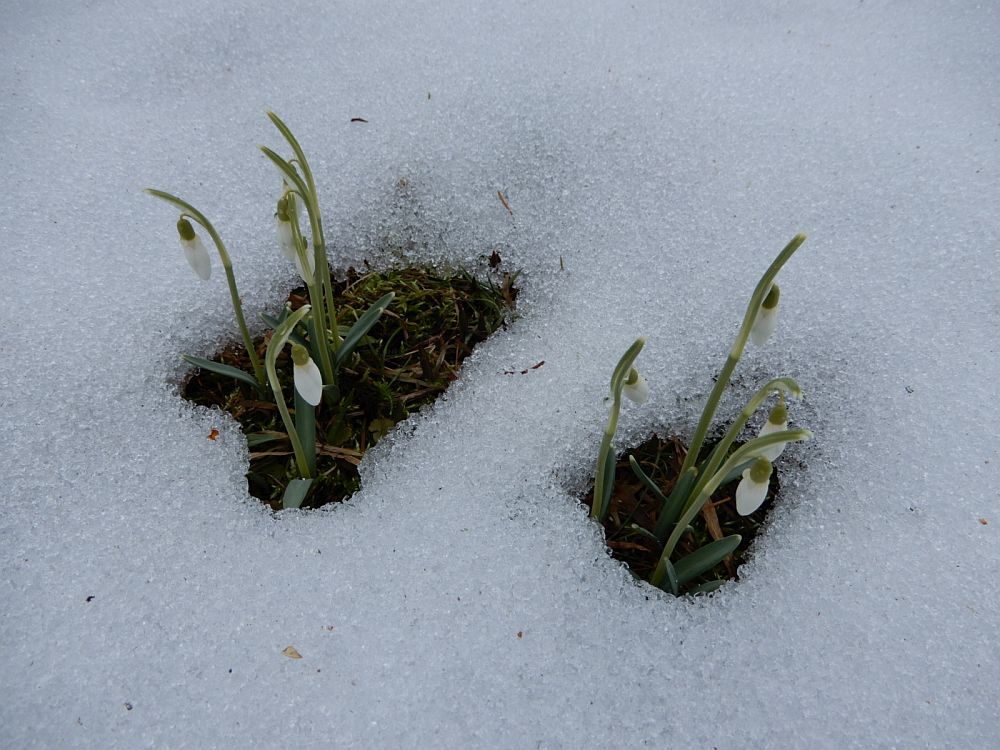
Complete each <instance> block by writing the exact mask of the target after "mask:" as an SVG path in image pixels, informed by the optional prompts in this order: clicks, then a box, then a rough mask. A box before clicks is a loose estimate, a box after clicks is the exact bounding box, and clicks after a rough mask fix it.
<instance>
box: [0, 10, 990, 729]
mask: <svg viewBox="0 0 1000 750" xmlns="http://www.w3.org/2000/svg"><path fill="white" fill-rule="evenodd" d="M537 5H538V4H535V3H517V2H515V3H496V2H491V3H482V4H480V6H479V7H475V8H473V7H472V6H471V5H470V4H469V3H457V4H455V5H454V6H449V5H446V4H423V3H407V4H405V7H404V4H402V3H398V4H397V3H393V4H389V3H385V4H382V3H365V4H363V5H362V4H360V3H358V4H355V5H353V6H343V5H341V6H335V5H331V4H329V3H321V2H316V3H308V2H303V3H282V4H281V6H280V8H279V6H278V5H275V6H274V7H264V6H262V5H260V4H255V3H250V4H245V3H231V4H227V6H226V8H224V9H223V8H216V7H215V6H214V5H211V4H207V5H206V4H204V3H193V2H186V1H183V2H176V1H174V2H170V3H155V4H150V3H121V2H118V3H116V2H106V3H101V4H98V5H94V6H90V5H87V6H84V5H79V4H60V3H27V2H25V3H20V4H17V7H15V8H12V9H8V11H7V12H6V13H5V14H4V15H5V19H6V22H5V24H4V27H3V30H2V31H0V50H2V52H0V60H2V65H3V72H4V74H3V76H0V87H2V91H3V93H2V96H0V122H2V128H3V139H2V145H0V167H2V168H0V180H3V183H4V190H3V192H2V198H0V200H2V201H3V211H2V214H0V229H2V233H0V236H2V237H3V260H4V263H3V265H4V278H5V281H6V284H5V290H6V291H5V293H4V295H3V297H2V303H0V304H2V313H3V314H2V320H3V325H2V328H0V351H2V355H3V356H2V365H0V388H2V390H0V433H2V434H3V436H4V440H3V444H2V446H3V447H2V449H0V450H2V454H0V455H2V467H3V474H4V479H5V481H4V484H3V495H4V501H3V515H2V531H0V534H2V536H0V540H2V545H0V549H2V552H0V559H2V564H3V573H2V577H0V599H2V601H3V602H4V604H3V607H2V611H0V618H2V627H0V639H2V640H0V643H2V650H0V675H2V677H0V687H2V693H3V696H4V699H3V701H2V702H0V745H3V746H4V747H11V748H24V747H92V748H118V747H121V748H126V747H128V748H134V747H146V746H159V747H192V748H209V747H221V746H226V747H232V746H240V747H248V746H257V747H322V746H330V745H336V746H342V747H362V746H368V747H399V746H410V747H431V746H433V747H449V748H459V747H463V748H464V747H535V746H538V747H567V748H575V747H612V746H614V747H634V746H639V745H643V744H648V745H656V746H661V747H666V746H669V747H712V746H716V747H724V748H733V747H753V746H757V747H831V748H842V747H995V744H994V743H995V742H996V740H997V736H998V728H1000V719H998V715H1000V657H998V651H997V649H996V647H995V639H996V634H997V632H998V628H1000V603H998V602H1000V598H998V596H997V593H998V588H1000V584H998V581H1000V546H998V543H997V541H998V539H997V534H998V530H1000V512H998V491H997V487H998V486H1000V455H998V448H997V442H996V439H995V436H996V433H997V428H996V425H997V421H998V417H1000V413H998V412H1000V410H998V406H997V403H998V401H997V399H996V388H997V382H998V376H1000V372H998V367H997V344H996V342H997V331H998V323H1000V306H998V296H997V282H998V273H997V247H998V239H1000V231H998V229H1000V221H998V213H997V207H998V206H1000V190H998V184H1000V182H998V173H997V167H998V163H1000V161H998V156H1000V145H998V137H1000V101H998V98H1000V88H998V87H997V86H996V81H997V74H998V72H1000V65H998V50H1000V47H998V45H997V44H996V40H997V38H1000V16H998V9H997V7H996V6H995V5H994V4H991V3H983V4H981V6H980V7H978V8H973V7H971V5H970V4H963V3H954V4H947V3H945V4H942V3H941V2H939V1H938V0H935V2H919V3H905V4H882V3H870V2H868V3H863V4H861V3H858V4H847V3H816V2H805V1H804V0H796V1H795V2H788V3H785V2H772V3H756V4H753V7H741V6H738V5H737V4H734V3H712V2H707V3H706V2H699V3H677V2H642V1H641V0H640V1H639V2H634V3H631V4H629V5H627V6H626V5H623V6H617V4H608V6H609V7H607V8H600V7H583V5H584V4H580V3H565V4H555V3H552V4H544V5H545V7H537ZM593 5H597V4H593ZM612 6H613V7H612ZM266 108H274V109H275V110H276V111H278V112H279V113H280V114H281V115H282V116H283V117H284V118H285V119H286V120H287V122H288V123H289V124H290V125H291V126H292V128H293V129H294V130H295V132H296V133H297V134H298V136H299V138H300V140H301V142H302V143H303V144H304V146H305V148H306V150H307V152H308V154H309V155H310V156H311V158H312V160H313V167H314V171H315V172H316V175H317V178H318V180H319V183H320V185H319V189H320V192H321V197H322V203H323V205H324V207H325V211H326V216H327V223H328V231H329V239H330V240H331V243H332V246H333V248H335V257H336V258H337V259H338V263H339V264H341V265H343V266H346V265H348V264H352V263H355V264H356V263H359V262H360V261H361V260H362V259H364V258H368V259H370V260H371V261H372V262H373V263H375V264H382V265H386V264H389V263H392V262H395V256H394V254H393V252H391V251H387V249H386V248H391V247H396V248H398V247H401V246H404V245H406V246H408V247H409V249H408V251H407V257H406V260H407V261H409V262H414V263H418V262H423V261H430V262H433V263H437V264H442V265H467V266H469V267H476V268H481V267H482V260H481V259H480V256H481V255H488V254H489V252H490V251H491V250H493V249H494V248H499V249H500V252H501V254H502V255H503V257H504V259H505V261H506V262H508V263H510V264H511V266H512V267H517V268H523V269H524V278H523V292H522V296H521V298H520V303H521V305H520V311H521V313H522V317H521V318H520V320H518V321H517V322H516V323H515V324H514V325H513V326H511V327H510V329H509V330H507V331H505V332H502V333H499V334H498V335H496V336H495V337H494V338H493V339H492V340H490V341H489V342H488V343H486V344H485V345H483V346H482V347H481V348H479V349H478V350H477V351H476V353H475V354H474V355H473V357H472V358H471V359H469V360H468V361H467V366H466V369H465V370H464V372H463V375H462V377H461V380H460V381H459V382H457V383H456V384H455V385H454V387H453V388H452V389H451V390H450V391H449V393H448V395H447V396H446V397H445V398H444V399H442V400H441V401H440V402H439V403H438V404H437V405H436V406H435V407H434V408H431V409H428V410H425V412H423V413H421V414H420V415H419V416H416V417H415V418H413V419H412V420H411V421H410V422H409V423H408V424H405V425H403V426H401V427H400V428H399V429H398V430H397V431H396V433H395V434H394V435H393V436H392V438H391V439H389V440H388V441H386V442H384V443H383V444H382V445H380V446H379V447H378V449H377V450H376V451H375V452H374V455H370V456H369V457H368V458H367V459H366V461H365V463H364V464H363V476H364V488H363V490H362V491H361V492H360V493H359V494H358V495H357V496H356V497H355V498H354V499H353V500H352V501H351V502H350V503H348V504H346V505H343V506H340V507H336V508H332V509H330V510H328V511H324V512H313V513H296V512H290V513H282V514H278V515H277V516H274V515H272V514H270V513H269V512H266V511H265V510H264V509H263V508H262V507H261V506H260V505H259V504H258V503H257V502H256V501H254V500H253V499H252V498H250V497H249V496H248V495H247V492H246V484H245V480H244V474H245V470H246V467H247V460H248V458H247V449H246V444H245V442H244V441H243V439H242V436H241V433H240V430H239V427H238V425H236V424H235V423H234V421H233V420H232V419H231V418H230V417H229V416H228V415H225V414H222V413H219V412H216V411H208V410H204V409H197V408H193V407H191V406H190V405H188V404H187V403H186V402H184V401H182V400H181V399H180V398H179V396H178V384H179V383H180V382H181V380H182V378H183V377H184V373H185V365H184V364H183V363H182V362H181V361H180V359H179V354H180V353H181V352H187V353H191V354H197V355H203V356H210V355H212V354H213V353H214V352H215V351H216V350H217V349H218V348H219V347H220V346H221V345H222V344H223V343H225V342H226V341H228V340H231V339H233V338H234V337H235V336H236V335H237V333H236V328H235V325H234V322H233V320H232V314H231V311H230V308H229V302H228V295H227V293H226V289H225V281H224V277H223V274H222V272H221V268H220V266H219V265H218V262H217V261H216V263H215V273H214V275H213V277H212V279H211V281H210V282H208V283H201V282H199V281H198V279H197V278H195V276H194V275H193V274H192V273H191V271H190V269H189V268H188V267H187V266H186V264H185V262H184V258H183V255H182V253H181V252H180V248H179V245H178V244H177V241H176V236H175V231H174V227H173V224H174V221H175V219H176V216H175V215H174V213H173V212H172V211H171V210H170V209H169V208H168V207H166V206H165V205H163V204H161V203H159V202H157V201H155V200H153V199H151V198H148V197H146V196H144V195H142V194H141V193H140V189H141V188H142V187H145V186H156V187H160V188H163V189H166V190H170V191H174V192H177V193H178V194H180V195H182V196H183V197H186V198H187V199H188V200H190V201H192V202H193V203H195V205H197V206H198V207H200V208H201V209H202V210H203V211H204V212H205V213H206V214H208V215H209V216H210V217H211V218H212V219H213V221H214V222H215V223H216V225H217V227H218V228H219V229H220V231H221V232H222V234H223V236H224V238H225V239H226V240H227V242H228V245H229V247H230V251H231V253H232V255H233V257H234V262H235V267H236V274H237V278H238V281H239V284H240V291H241V294H242V295H243V298H244V300H245V303H246V305H247V310H248V317H249V318H252V319H254V320H257V319H258V313H259V312H260V311H261V310H267V309H273V307H274V306H275V305H276V304H278V303H280V301H281V300H282V299H283V295H284V294H285V293H286V292H287V290H288V288H289V286H290V284H292V283H293V271H292V269H291V268H290V267H289V266H288V265H287V264H286V263H285V262H284V261H283V260H282V259H281V257H280V253H279V252H278V250H277V246H276V244H275V241H274V238H273V234H272V228H273V227H272V213H273V206H274V200H275V198H276V195H277V189H278V180H277V177H276V173H275V172H274V170H273V168H272V167H271V165H270V164H269V163H267V162H266V160H265V158H264V157H263V156H261V155H260V154H259V152H257V151H255V145H256V144H258V143H267V144H270V145H279V144H280V141H279V137H278V134H277V132H276V131H274V130H273V129H272V128H271V127H270V125H269V123H267V121H266V119H265V117H264V114H263V113H264V110H265V109H266ZM352 117H363V118H365V119H366V120H368V123H367V124H365V123H351V122H350V120H351V118H352ZM283 150H284V149H283ZM400 179H404V180H405V181H406V187H405V188H404V187H399V186H398V182H399V180H400ZM498 190H502V191H503V192H504V194H505V195H506V196H507V197H508V199H509V202H510V206H511V208H512V210H513V217H511V216H510V215H509V214H508V213H507V211H506V209H504V207H503V206H502V204H501V203H500V202H499V200H498V199H497V196H496V192H497V191H498ZM797 231H804V232H806V233H808V234H809V236H810V239H809V240H808V242H807V243H806V245H805V246H804V247H803V249H802V250H801V251H800V252H799V254H798V255H797V256H796V257H795V258H794V259H793V260H792V262H791V263H790V264H789V265H788V266H787V267H786V269H785V271H784V272H783V273H782V276H781V282H782V321H781V325H780V328H779V331H778V333H777V334H776V336H775V338H774V339H773V340H772V342H771V343H770V345H769V346H768V347H767V348H766V349H764V350H751V351H750V352H749V353H748V355H747V357H746V359H745V361H744V362H743V363H742V364H741V366H740V368H739V370H738V371H737V379H736V382H737V392H738V397H737V398H736V399H733V400H730V401H728V402H727V403H726V404H725V406H724V410H725V411H726V413H728V414H731V413H732V412H733V410H734V409H735V408H738V406H739V404H740V401H741V400H742V399H743V398H745V397H746V396H747V395H748V394H749V393H750V392H751V391H752V390H753V389H754V388H756V387H757V386H758V385H759V384H760V383H762V382H764V380H765V379H767V378H769V377H772V376H776V375H782V374H787V375H791V376H793V377H795V378H796V379H797V380H798V381H799V383H800V384H801V385H802V387H803V389H804V390H805V391H806V394H807V397H806V400H805V402H804V403H803V404H801V405H797V406H794V407H793V408H792V410H791V414H792V421H793V422H794V423H796V424H800V425H803V426H808V427H810V428H811V429H812V430H814V432H815V439H814V440H813V441H812V442H811V443H810V444H808V445H806V446H802V447H798V448H796V449H794V450H790V451H789V452H788V453H787V454H786V456H787V459H785V460H783V463H782V465H781V471H782V482H783V486H784V488H785V501H784V503H783V504H782V505H781V507H779V508H777V510H776V511H775V512H774V514H773V515H772V518H771V521H770V523H769V525H768V526H767V528H766V530H765V531H764V533H763V534H762V536H761V537H760V538H759V539H758V543H757V546H756V551H755V555H754V558H753V561H752V562H751V563H750V564H749V565H748V566H747V567H745V568H744V569H743V570H742V580H741V581H740V582H739V583H735V584H730V585H728V586H726V587H724V588H723V590H722V591H721V592H720V593H719V595H717V596H716V597H714V598H713V599H711V600H703V601H689V600H676V599H672V598H667V597H661V596H658V595H657V594H656V593H654V592H653V591H652V590H651V589H650V588H649V587H646V586H643V585H635V584H633V583H632V582H631V580H630V577H629V576H628V574H627V573H626V572H625V571H624V570H622V569H621V568H620V567H619V566H618V565H617V564H616V563H615V562H614V561H613V560H611V559H610V558H609V557H608V556H607V554H606V553H605V550H604V547H603V544H602V539H601V536H600V534H599V533H598V531H597V529H596V528H595V526H594V525H593V524H591V523H590V522H589V521H588V520H587V518H586V515H585V513H584V511H583V510H582V509H581V507H580V506H579V505H578V503H577V499H576V497H577V493H578V492H580V491H581V490H583V489H584V488H585V486H586V484H587V482H588V479H589V476H588V475H589V472H590V468H591V465H592V462H593V460H594V457H595V454H596V450H597V445H598V438H599V433H600V430H601V428H602V426H603V424H604V419H605V415H606V406H605V405H604V404H603V403H602V398H603V396H604V395H605V393H606V389H607V381H608V378H609V377H610V374H611V369H612V367H613V365H614V362H615V361H616V360H617V358H618V356H619V355H620V354H621V352H623V351H624V349H625V348H626V347H627V345H628V344H629V343H630V342H631V341H632V340H633V339H634V338H635V337H636V336H638V335H640V334H645V335H646V336H648V337H649V343H648V345H647V347H646V350H645V351H644V352H643V353H642V355H641V357H640V360H639V364H640V366H641V368H642V370H643V372H644V374H645V376H646V378H647V380H648V381H649V384H650V387H651V389H652V392H653V397H652V398H651V400H650V402H649V403H648V404H647V405H645V406H644V407H641V408H635V407H631V406H629V407H628V408H626V410H625V413H624V416H623V419H624V421H623V424H622V437H621V439H620V441H619V444H620V445H622V446H624V445H626V444H632V445H634V444H636V443H637V442H638V441H639V440H641V439H642V437H643V436H645V435H647V434H648V433H650V432H651V431H652V430H654V429H665V430H670V431H676V432H679V433H680V434H682V435H685V436H687V435H690V432H691V430H692V427H693V422H694V420H695V419H696V418H697V415H698V413H699V412H700V409H701V405H702V403H703V400H704V398H705V396H706V394H707V391H708V389H709V388H710V386H711V378H712V376H713V375H714V374H715V373H716V372H717V371H718V368H719V367H721V365H722V362H723V359H724V356H725V353H726V351H727V350H728V347H729V344H730V342H731V339H732V336H733V335H734V333H735V331H736V328H737V326H738V322H739V319H740V316H741V315H742V312H743V309H744V305H745V304H746V300H747V298H748V296H749V294H750V291H751V289H752V287H753V284H754V283H755V281H756V278H757V277H758V275H759V274H760V272H761V271H762V270H763V269H764V268H765V267H766V265H767V264H768V263H769V262H770V261H771V259H772V258H773V256H774V255H775V254H776V253H777V252H778V251H779V250H780V249H781V247H782V246H783V245H784V244H785V242H787V241H788V239H790V238H791V236H792V235H793V234H794V233H795V232H797ZM560 258H562V261H563V264H564V267H565V270H560ZM540 360H544V361H545V365H544V366H543V367H541V368H539V369H537V370H531V371H529V373H528V374H527V375H515V376H508V375H503V374H501V373H502V372H503V371H505V370H521V369H524V368H526V367H528V366H530V365H533V364H535V363H537V362H539V361H540ZM212 428H217V429H219V430H220V431H221V435H220V437H219V439H218V440H216V441H215V442H212V441H210V440H208V439H206V438H207V436H208V434H209V431H210V430H211V429H212ZM789 454H790V455H789ZM980 519H983V521H985V522H986V524H985V525H984V523H983V522H981V521H980ZM91 597H92V598H91ZM288 645H293V646H294V647H295V648H296V649H297V650H298V651H299V652H300V653H301V655H302V659H300V660H292V659H289V658H287V657H286V656H283V655H282V649H284V648H285V647H286V646H288Z"/></svg>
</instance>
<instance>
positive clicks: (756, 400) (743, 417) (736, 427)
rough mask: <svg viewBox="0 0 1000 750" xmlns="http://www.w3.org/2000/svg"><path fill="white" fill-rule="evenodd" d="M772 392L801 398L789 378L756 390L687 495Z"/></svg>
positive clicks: (709, 472) (698, 487)
mask: <svg viewBox="0 0 1000 750" xmlns="http://www.w3.org/2000/svg"><path fill="white" fill-rule="evenodd" d="M774 392H785V393H788V394H789V395H790V396H792V397H793V398H801V397H802V390H801V389H800V388H799V386H798V383H796V382H795V381H794V380H792V379H791V378H775V379H774V380H771V381H770V382H768V383H767V384H765V385H764V387H763V388H761V389H760V390H758V391H757V392H756V393H755V394H754V395H753V396H752V397H751V398H750V400H749V401H747V404H746V406H744V407H743V410H742V411H741V412H740V413H739V414H738V415H737V417H736V419H735V420H734V421H733V423H732V424H731V425H730V426H729V429H728V430H726V434H725V435H724V436H723V438H722V440H720V441H719V443H718V444H717V445H716V446H715V448H714V449H713V450H712V455H710V456H709V457H708V460H707V461H706V462H705V464H704V465H703V466H702V467H701V471H700V472H699V474H698V479H697V480H696V481H695V484H694V486H693V487H691V489H690V490H689V492H688V497H697V496H698V494H699V493H700V492H701V490H702V488H703V487H704V486H705V484H706V483H707V482H708V481H709V480H710V479H711V478H712V477H713V476H715V473H716V471H718V469H719V465H720V464H721V463H722V462H723V460H724V459H725V458H726V454H727V453H728V452H729V447H730V446H731V445H732V444H733V443H734V442H735V441H736V438H737V437H739V434H740V432H741V431H742V430H743V426H744V425H745V424H746V423H747V422H748V421H749V419H750V417H752V416H753V414H754V412H755V411H757V409H758V408H759V407H760V405H761V404H762V403H764V400H765V399H766V398H767V397H768V396H769V395H770V394H771V393H774ZM686 503H687V500H686V499H685V500H684V503H683V505H682V507H683V506H684V505H686ZM656 530H657V532H658V533H660V534H661V535H662V534H665V533H666V528H665V524H664V525H663V526H661V524H660V523H657V526H656Z"/></svg>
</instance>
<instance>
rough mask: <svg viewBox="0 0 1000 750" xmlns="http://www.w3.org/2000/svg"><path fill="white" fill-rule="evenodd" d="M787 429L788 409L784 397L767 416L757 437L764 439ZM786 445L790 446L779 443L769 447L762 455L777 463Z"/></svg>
mask: <svg viewBox="0 0 1000 750" xmlns="http://www.w3.org/2000/svg"><path fill="white" fill-rule="evenodd" d="M787 429H788V407H786V406H785V399H784V397H782V399H781V401H779V402H778V403H777V404H775V406H774V408H773V409H771V413H770V414H768V415H767V421H766V422H764V426H763V427H761V428H760V432H758V433H757V437H764V436H765V435H770V434H772V433H775V432H781V431H783V430H787ZM786 445H788V443H778V444H777V445H771V446H768V447H767V448H765V449H764V452H763V453H762V454H761V455H762V456H764V458H766V459H767V460H768V461H776V460H777V458H778V456H780V455H781V454H782V452H783V451H784V450H785V446H786Z"/></svg>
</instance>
